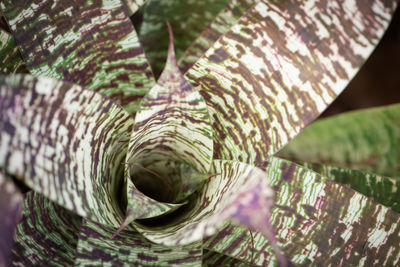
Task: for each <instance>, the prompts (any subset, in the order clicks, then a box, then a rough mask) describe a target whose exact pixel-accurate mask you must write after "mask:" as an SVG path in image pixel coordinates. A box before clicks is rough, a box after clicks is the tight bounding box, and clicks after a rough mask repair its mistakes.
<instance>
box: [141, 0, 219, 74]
mask: <svg viewBox="0 0 400 267" xmlns="http://www.w3.org/2000/svg"><path fill="white" fill-rule="evenodd" d="M226 2H227V0H202V1H181V0H168V1H164V0H149V1H148V2H147V3H146V5H145V9H144V17H143V23H142V25H141V28H140V35H139V36H140V40H141V41H142V43H143V47H144V49H145V51H146V55H147V56H148V58H149V61H150V63H151V66H152V67H153V70H154V73H155V74H156V75H158V74H160V73H161V71H162V70H163V66H164V62H165V59H166V57H167V49H168V33H167V29H166V26H165V23H166V22H169V23H170V24H171V26H172V28H173V29H174V33H175V42H174V43H175V47H176V55H177V58H178V59H179V58H180V56H181V55H182V53H183V51H185V50H186V48H187V47H188V46H189V45H190V43H191V42H192V41H193V40H195V39H196V37H197V36H198V35H199V34H200V33H201V31H202V30H203V29H204V28H205V27H206V26H207V24H208V23H210V22H211V21H212V19H213V18H214V17H215V16H216V15H217V14H218V12H219V11H220V10H221V9H222V8H223V7H224V5H225V3H226Z"/></svg>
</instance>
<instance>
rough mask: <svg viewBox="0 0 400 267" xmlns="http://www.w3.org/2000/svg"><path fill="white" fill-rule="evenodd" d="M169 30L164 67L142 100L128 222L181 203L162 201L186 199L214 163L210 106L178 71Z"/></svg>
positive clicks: (130, 161) (129, 174) (130, 168)
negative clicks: (208, 106)
mask: <svg viewBox="0 0 400 267" xmlns="http://www.w3.org/2000/svg"><path fill="white" fill-rule="evenodd" d="M169 30H170V43H169V49H168V60H167V63H166V66H165V69H164V71H163V73H162V75H161V77H160V79H159V80H158V82H157V84H156V86H154V87H153V88H152V89H151V90H150V92H149V93H148V94H147V95H146V96H145V97H144V98H143V100H142V102H141V105H140V111H139V112H138V113H137V115H136V121H135V127H134V129H135V131H134V132H133V134H132V137H131V140H130V146H129V153H128V157H127V163H126V167H127V169H126V180H127V181H126V182H127V185H128V186H127V196H128V199H127V202H128V203H127V204H128V206H127V216H128V218H127V219H126V220H127V221H132V220H134V219H136V218H146V217H153V216H157V215H160V214H162V213H165V212H167V211H171V210H173V209H176V208H177V207H180V206H182V204H168V203H162V202H158V201H163V202H170V203H174V202H175V203H176V202H180V201H182V200H184V199H185V198H186V197H187V196H188V195H190V194H191V193H193V192H194V191H195V190H197V189H198V188H199V186H200V185H201V184H202V182H203V181H204V180H205V179H206V178H208V171H209V169H210V166H211V160H212V149H213V140H212V129H211V123H210V118H209V114H208V110H207V106H206V104H205V102H204V99H203V98H202V96H201V95H200V94H199V93H198V91H196V90H195V89H193V88H192V87H191V85H190V84H188V82H187V81H186V80H185V79H184V77H183V75H182V73H181V72H180V71H179V69H178V66H177V64H176V58H175V53H174V45H173V36H172V30H171V28H169ZM132 181H133V182H132ZM138 189H139V190H141V191H142V192H145V193H147V194H148V195H149V196H150V197H152V198H153V199H151V198H146V197H145V196H144V195H143V193H142V192H140V191H139V190H138ZM139 198H140V199H141V201H140V200H139ZM155 200H158V201H155ZM138 203H140V205H138Z"/></svg>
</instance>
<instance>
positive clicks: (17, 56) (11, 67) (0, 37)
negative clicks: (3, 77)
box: [0, 30, 28, 74]
mask: <svg viewBox="0 0 400 267" xmlns="http://www.w3.org/2000/svg"><path fill="white" fill-rule="evenodd" d="M0 64H1V65H0V74H12V73H26V72H28V70H27V69H26V66H25V63H24V61H23V59H22V56H21V53H20V52H19V50H18V47H17V45H16V43H15V41H14V38H13V37H12V36H11V34H9V33H8V32H6V31H4V30H0Z"/></svg>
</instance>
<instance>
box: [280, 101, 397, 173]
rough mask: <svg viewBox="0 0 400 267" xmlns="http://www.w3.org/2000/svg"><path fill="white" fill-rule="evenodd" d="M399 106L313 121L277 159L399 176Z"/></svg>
mask: <svg viewBox="0 0 400 267" xmlns="http://www.w3.org/2000/svg"><path fill="white" fill-rule="evenodd" d="M399 121H400V105H399V104H396V105H392V106H388V107H379V108H371V109H366V110H362V111H355V112H350V113H347V114H342V115H338V116H335V117H331V118H327V119H323V120H319V121H316V122H315V123H313V124H312V125H310V127H308V128H307V129H306V130H305V131H304V132H302V133H301V134H300V135H299V136H298V137H296V138H295V139H294V140H293V142H291V143H290V144H289V145H288V146H286V147H285V148H284V149H283V150H282V151H280V152H279V154H278V155H279V156H280V157H284V158H291V159H295V160H300V161H305V162H313V163H325V164H328V165H333V166H339V167H344V168H352V169H363V170H366V171H370V172H374V173H379V174H382V175H387V176H391V177H392V176H393V177H399V176H400V125H399Z"/></svg>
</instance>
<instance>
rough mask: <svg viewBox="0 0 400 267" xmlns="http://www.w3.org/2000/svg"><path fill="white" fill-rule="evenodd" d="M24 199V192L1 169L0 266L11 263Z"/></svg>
mask: <svg viewBox="0 0 400 267" xmlns="http://www.w3.org/2000/svg"><path fill="white" fill-rule="evenodd" d="M23 200H24V197H23V195H22V193H21V192H20V191H19V189H18V187H16V186H15V184H14V182H13V181H12V179H11V178H10V177H8V176H7V175H6V174H4V173H2V172H1V171H0V218H1V220H0V237H1V238H0V266H8V265H9V262H10V255H11V249H12V247H13V244H14V238H13V237H14V231H15V227H16V226H17V223H18V221H19V219H20V217H21V211H22V206H23Z"/></svg>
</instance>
